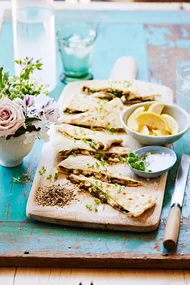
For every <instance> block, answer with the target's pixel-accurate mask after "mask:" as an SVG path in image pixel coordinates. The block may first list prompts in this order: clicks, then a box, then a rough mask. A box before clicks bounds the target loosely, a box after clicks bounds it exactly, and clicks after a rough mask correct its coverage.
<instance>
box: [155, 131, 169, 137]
mask: <svg viewBox="0 0 190 285" xmlns="http://www.w3.org/2000/svg"><path fill="white" fill-rule="evenodd" d="M170 134H171V133H170V132H169V131H164V130H152V135H153V136H156V137H159V136H169V135H170Z"/></svg>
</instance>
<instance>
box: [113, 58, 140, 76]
mask: <svg viewBox="0 0 190 285" xmlns="http://www.w3.org/2000/svg"><path fill="white" fill-rule="evenodd" d="M137 68H138V64H137V61H136V59H134V58H133V57H130V56H123V57H120V58H119V59H118V60H117V61H116V63H115V64H114V67H113V69H112V72H111V75H110V77H109V79H110V80H132V79H135V78H136V76H137Z"/></svg>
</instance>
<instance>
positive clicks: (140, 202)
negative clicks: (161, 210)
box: [69, 174, 156, 217]
mask: <svg viewBox="0 0 190 285" xmlns="http://www.w3.org/2000/svg"><path fill="white" fill-rule="evenodd" d="M69 179H70V181H71V182H73V183H75V184H77V185H78V186H79V188H81V189H83V190H88V191H89V192H90V193H91V194H92V196H94V197H96V198H99V199H100V200H101V201H102V202H103V203H107V204H109V205H110V206H112V207H113V208H114V209H116V210H119V211H121V212H122V213H124V214H126V215H127V216H130V217H139V216H141V215H142V214H143V213H144V212H145V211H146V210H147V209H150V208H152V207H153V206H154V205H155V202H156V201H155V200H156V199H155V197H152V196H151V195H147V194H145V193H141V194H139V193H135V192H133V191H132V190H131V189H130V188H127V187H124V186H120V185H118V184H109V183H105V182H102V181H100V180H97V179H94V178H89V177H88V178H87V177H85V176H83V175H79V176H78V175H73V174H71V175H70V177H69Z"/></svg>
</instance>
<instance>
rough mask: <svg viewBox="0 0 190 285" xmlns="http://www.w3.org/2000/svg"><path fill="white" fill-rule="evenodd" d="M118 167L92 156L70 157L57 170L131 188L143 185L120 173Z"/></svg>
mask: <svg viewBox="0 0 190 285" xmlns="http://www.w3.org/2000/svg"><path fill="white" fill-rule="evenodd" d="M121 164H122V163H121ZM117 167H118V165H117ZM117 167H116V166H115V164H113V165H109V164H108V163H107V162H106V161H104V160H103V159H101V160H99V159H96V158H95V157H92V156H87V155H76V156H74V155H70V156H69V157H68V158H66V159H65V160H63V161H61V162H60V163H59V164H58V165H57V170H58V171H59V172H62V173H67V174H70V173H74V174H83V175H86V176H92V175H93V176H94V177H96V178H97V179H100V180H102V181H105V182H110V183H118V184H121V185H125V186H129V187H136V186H140V185H142V182H140V181H137V180H134V179H131V178H129V177H126V176H124V175H122V173H118V171H117Z"/></svg>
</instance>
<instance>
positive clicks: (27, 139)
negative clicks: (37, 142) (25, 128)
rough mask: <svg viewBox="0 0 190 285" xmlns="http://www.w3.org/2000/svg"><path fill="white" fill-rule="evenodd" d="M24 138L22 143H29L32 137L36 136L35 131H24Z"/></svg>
mask: <svg viewBox="0 0 190 285" xmlns="http://www.w3.org/2000/svg"><path fill="white" fill-rule="evenodd" d="M25 137H26V139H25V140H24V144H29V143H31V141H32V139H33V138H35V137H36V132H31V133H30V132H26V133H25Z"/></svg>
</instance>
